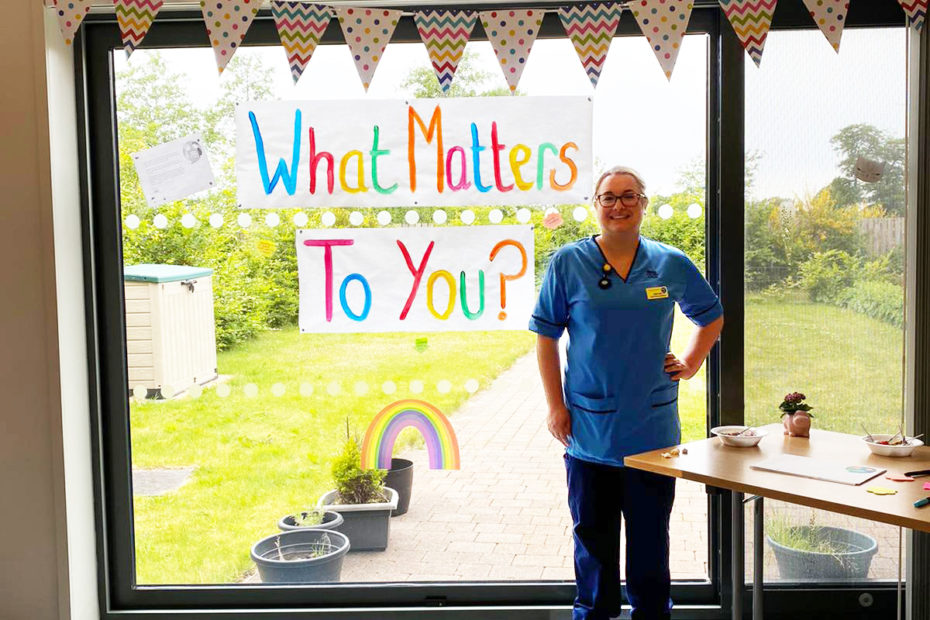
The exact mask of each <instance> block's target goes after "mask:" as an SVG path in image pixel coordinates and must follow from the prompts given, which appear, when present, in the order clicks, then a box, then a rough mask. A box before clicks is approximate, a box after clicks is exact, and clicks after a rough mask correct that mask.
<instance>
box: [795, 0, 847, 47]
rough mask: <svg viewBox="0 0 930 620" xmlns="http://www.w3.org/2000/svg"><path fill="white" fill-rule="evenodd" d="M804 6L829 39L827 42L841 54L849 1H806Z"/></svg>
mask: <svg viewBox="0 0 930 620" xmlns="http://www.w3.org/2000/svg"><path fill="white" fill-rule="evenodd" d="M804 4H805V6H807V10H808V11H810V14H811V17H813V18H814V22H815V23H816V24H817V27H818V28H820V31H821V32H822V33H823V36H825V37H827V41H829V42H830V45H832V46H833V49H834V50H836V51H837V53H839V51H840V39H841V38H842V37H843V25H844V24H845V23H846V11H848V10H849V0H804Z"/></svg>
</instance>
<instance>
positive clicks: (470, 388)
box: [465, 379, 478, 394]
mask: <svg viewBox="0 0 930 620" xmlns="http://www.w3.org/2000/svg"><path fill="white" fill-rule="evenodd" d="M465 391H466V392H468V393H469V394H474V393H475V392H477V391H478V381H477V380H476V379H469V380H468V381H466V382H465Z"/></svg>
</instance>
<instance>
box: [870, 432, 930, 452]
mask: <svg viewBox="0 0 930 620" xmlns="http://www.w3.org/2000/svg"><path fill="white" fill-rule="evenodd" d="M892 437H894V435H882V434H880V433H872V439H874V440H875V442H872V441H869V439H868V437H863V438H862V441H863V443H865V445H867V446H868V447H869V450H871V451H872V454H877V455H878V456H910V455H911V452H913V451H914V448H917V447H919V446H922V445H924V442H922V441H921V440H919V439H914V438H913V437H907V445H897V446H885V445H882V444H880V443H877V442H879V441H888V440H889V439H891V438H892Z"/></svg>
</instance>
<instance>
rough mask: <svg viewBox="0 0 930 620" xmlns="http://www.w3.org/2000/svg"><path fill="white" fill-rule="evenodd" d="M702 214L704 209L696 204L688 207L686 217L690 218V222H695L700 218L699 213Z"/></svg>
mask: <svg viewBox="0 0 930 620" xmlns="http://www.w3.org/2000/svg"><path fill="white" fill-rule="evenodd" d="M703 212H704V209H703V208H702V207H701V205H699V204H698V203H696V202H695V203H692V204H690V205H688V217H690V218H691V219H692V220H696V219H697V218H699V217H701V213H703Z"/></svg>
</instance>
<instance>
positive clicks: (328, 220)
mask: <svg viewBox="0 0 930 620" xmlns="http://www.w3.org/2000/svg"><path fill="white" fill-rule="evenodd" d="M320 221H321V222H322V223H323V226H326V227H327V228H328V227H330V226H332V225H333V224H335V223H336V214H335V213H333V212H332V211H327V212H326V213H324V214H323V217H321V218H320Z"/></svg>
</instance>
